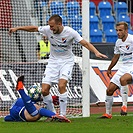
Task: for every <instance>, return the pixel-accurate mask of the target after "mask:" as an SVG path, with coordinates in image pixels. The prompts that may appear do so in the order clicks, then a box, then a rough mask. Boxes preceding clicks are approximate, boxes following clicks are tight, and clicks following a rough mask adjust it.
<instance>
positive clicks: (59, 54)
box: [9, 14, 107, 117]
mask: <svg viewBox="0 0 133 133" xmlns="http://www.w3.org/2000/svg"><path fill="white" fill-rule="evenodd" d="M17 30H24V31H28V32H39V33H40V34H42V35H44V36H47V37H48V40H49V41H50V44H51V46H50V56H49V60H48V65H47V66H46V69H45V73H44V76H43V79H42V94H43V96H44V103H45V104H46V107H47V109H49V110H51V111H55V109H54V105H53V102H52V97H51V95H50V93H49V90H50V87H51V85H52V84H53V83H58V89H59V92H60V95H59V105H60V115H62V116H64V117H65V116H66V107H67V95H68V94H67V90H66V85H67V83H68V81H69V79H71V74H72V68H73V65H74V55H73V53H72V43H73V41H76V42H79V43H80V44H82V45H83V46H84V47H86V48H87V49H88V50H90V51H92V52H94V54H95V55H96V57H99V58H107V56H106V55H104V54H102V53H100V52H99V51H98V50H97V49H96V48H95V47H94V46H93V45H92V44H90V43H89V42H87V41H85V40H84V39H83V38H82V37H81V36H80V35H79V34H78V32H77V31H75V30H73V29H72V28H70V27H68V26H63V25H62V18H61V17H60V16H59V15H56V14H55V15H52V16H51V17H50V18H49V21H48V25H47V26H41V27H37V26H22V27H15V28H10V30H9V34H11V33H12V32H16V31H17ZM86 58H88V57H86Z"/></svg>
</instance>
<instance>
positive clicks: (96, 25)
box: [90, 15, 99, 29]
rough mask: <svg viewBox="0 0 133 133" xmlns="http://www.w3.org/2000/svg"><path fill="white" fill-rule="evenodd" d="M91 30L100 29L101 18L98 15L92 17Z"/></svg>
mask: <svg viewBox="0 0 133 133" xmlns="http://www.w3.org/2000/svg"><path fill="white" fill-rule="evenodd" d="M90 29H99V18H98V16H96V15H91V16H90Z"/></svg>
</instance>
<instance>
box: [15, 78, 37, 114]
mask: <svg viewBox="0 0 133 133" xmlns="http://www.w3.org/2000/svg"><path fill="white" fill-rule="evenodd" d="M23 82H24V76H21V77H19V78H18V80H17V86H16V90H17V91H18V92H19V94H20V95H21V98H22V99H23V102H24V105H25V108H26V110H27V111H28V113H29V114H30V115H31V116H35V115H37V114H38V110H37V109H36V107H35V106H34V104H33V103H32V101H31V99H30V97H29V96H28V95H27V94H26V93H25V91H24V85H23Z"/></svg>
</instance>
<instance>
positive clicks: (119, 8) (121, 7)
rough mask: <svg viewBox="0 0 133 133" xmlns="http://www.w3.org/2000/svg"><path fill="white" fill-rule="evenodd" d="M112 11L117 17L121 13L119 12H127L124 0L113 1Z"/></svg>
mask: <svg viewBox="0 0 133 133" xmlns="http://www.w3.org/2000/svg"><path fill="white" fill-rule="evenodd" d="M114 11H115V13H117V14H116V17H119V15H121V14H127V13H128V6H127V4H126V3H125V2H115V4H114Z"/></svg>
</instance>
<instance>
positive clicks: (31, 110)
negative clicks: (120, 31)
mask: <svg viewBox="0 0 133 133" xmlns="http://www.w3.org/2000/svg"><path fill="white" fill-rule="evenodd" d="M23 81H24V76H20V77H19V78H18V80H17V86H16V90H17V91H18V92H19V94H20V95H21V98H18V99H17V101H16V102H15V103H13V105H12V106H11V108H10V114H9V115H7V116H6V117H5V118H4V120H5V121H25V122H34V121H37V120H39V119H40V118H41V117H43V116H44V117H48V118H52V120H56V121H59V122H71V121H70V120H69V119H67V118H66V117H64V116H59V115H57V114H55V113H54V112H52V111H50V110H47V109H45V108H42V107H41V106H39V105H38V104H36V102H35V100H34V99H31V97H30V96H28V95H27V94H26V93H25V91H24V85H23ZM38 99H41V98H38Z"/></svg>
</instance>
